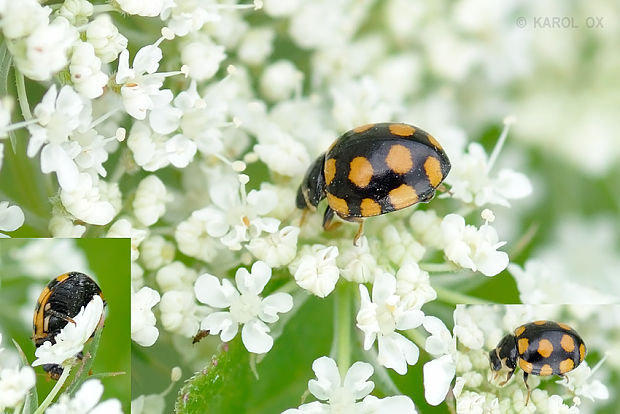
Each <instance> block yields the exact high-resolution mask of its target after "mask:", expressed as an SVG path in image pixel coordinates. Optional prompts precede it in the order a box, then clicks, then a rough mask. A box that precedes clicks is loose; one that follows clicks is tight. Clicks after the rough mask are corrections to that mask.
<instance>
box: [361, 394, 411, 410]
mask: <svg viewBox="0 0 620 414" xmlns="http://www.w3.org/2000/svg"><path fill="white" fill-rule="evenodd" d="M362 403H363V408H360V409H359V410H360V411H359V412H360V413H363V414H385V413H392V414H415V413H416V410H415V405H414V404H413V401H411V398H409V397H407V396H406V395H394V396H391V397H385V398H381V399H379V398H377V397H375V396H374V395H369V396H367V397H366V398H364V400H363V401H362Z"/></svg>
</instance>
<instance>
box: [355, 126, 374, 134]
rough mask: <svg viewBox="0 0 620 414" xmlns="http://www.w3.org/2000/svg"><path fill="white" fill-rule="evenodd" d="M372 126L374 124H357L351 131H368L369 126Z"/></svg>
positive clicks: (359, 132)
mask: <svg viewBox="0 0 620 414" xmlns="http://www.w3.org/2000/svg"><path fill="white" fill-rule="evenodd" d="M374 126H375V124H366V125H362V126H358V127H357V128H354V129H353V132H355V133H356V134H361V133H362V132H365V131H368V130H369V129H370V128H372V127H374Z"/></svg>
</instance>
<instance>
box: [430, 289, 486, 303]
mask: <svg viewBox="0 0 620 414" xmlns="http://www.w3.org/2000/svg"><path fill="white" fill-rule="evenodd" d="M433 289H435V292H437V299H438V300H440V301H442V302H445V303H451V304H453V305H457V304H460V303H466V304H471V305H488V304H490V303H492V302H489V301H486V300H484V299H480V298H477V297H474V296H469V295H466V294H464V293H460V292H455V291H453V290H449V289H445V288H443V287H439V286H433Z"/></svg>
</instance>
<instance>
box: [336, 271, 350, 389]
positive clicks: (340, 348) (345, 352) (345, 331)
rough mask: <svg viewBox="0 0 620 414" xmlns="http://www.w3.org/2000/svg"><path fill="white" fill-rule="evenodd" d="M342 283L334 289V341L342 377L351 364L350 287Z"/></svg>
mask: <svg viewBox="0 0 620 414" xmlns="http://www.w3.org/2000/svg"><path fill="white" fill-rule="evenodd" d="M350 287H351V286H350V284H349V283H342V284H341V285H340V286H338V288H337V290H336V306H335V308H336V333H337V337H336V341H337V353H338V370H339V371H340V376H341V377H342V378H344V376H345V375H346V373H347V371H348V370H349V366H350V365H351V296H352V295H351V289H350Z"/></svg>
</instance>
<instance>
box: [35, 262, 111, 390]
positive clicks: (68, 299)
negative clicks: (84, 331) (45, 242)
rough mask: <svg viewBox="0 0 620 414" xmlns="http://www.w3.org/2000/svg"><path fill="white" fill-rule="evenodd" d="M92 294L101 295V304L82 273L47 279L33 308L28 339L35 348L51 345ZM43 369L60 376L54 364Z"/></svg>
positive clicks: (94, 285) (97, 291)
mask: <svg viewBox="0 0 620 414" xmlns="http://www.w3.org/2000/svg"><path fill="white" fill-rule="evenodd" d="M95 295H99V296H101V299H102V300H103V304H104V306H105V305H106V302H105V300H104V299H103V294H102V293H101V289H100V288H99V285H97V283H96V282H95V281H94V280H93V279H91V278H90V277H89V276H87V275H85V274H84V273H79V272H69V273H63V274H62V275H60V276H58V277H56V278H54V279H53V280H52V281H51V282H49V283H48V284H47V286H46V287H45V288H44V289H43V292H41V294H40V295H39V299H37V306H36V307H35V310H34V318H33V322H32V328H33V331H34V334H33V336H32V340H33V341H34V343H35V347H36V348H38V347H40V346H41V345H43V343H44V342H46V341H50V342H51V343H52V344H55V343H56V339H55V338H56V335H58V334H59V333H60V331H61V329H62V328H64V327H65V325H67V323H69V322H71V323H75V321H74V320H73V319H72V318H73V317H74V316H75V315H77V314H78V313H79V312H80V309H81V308H82V307H86V305H88V303H89V302H90V301H91V300H92V298H93V297H94V296H95ZM102 318H103V316H102ZM93 335H94V334H93ZM43 370H44V371H45V372H47V373H48V374H49V376H50V377H51V378H52V379H55V380H57V379H58V378H60V376H61V375H62V372H63V369H62V367H61V366H60V365H58V364H44V365H43Z"/></svg>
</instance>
